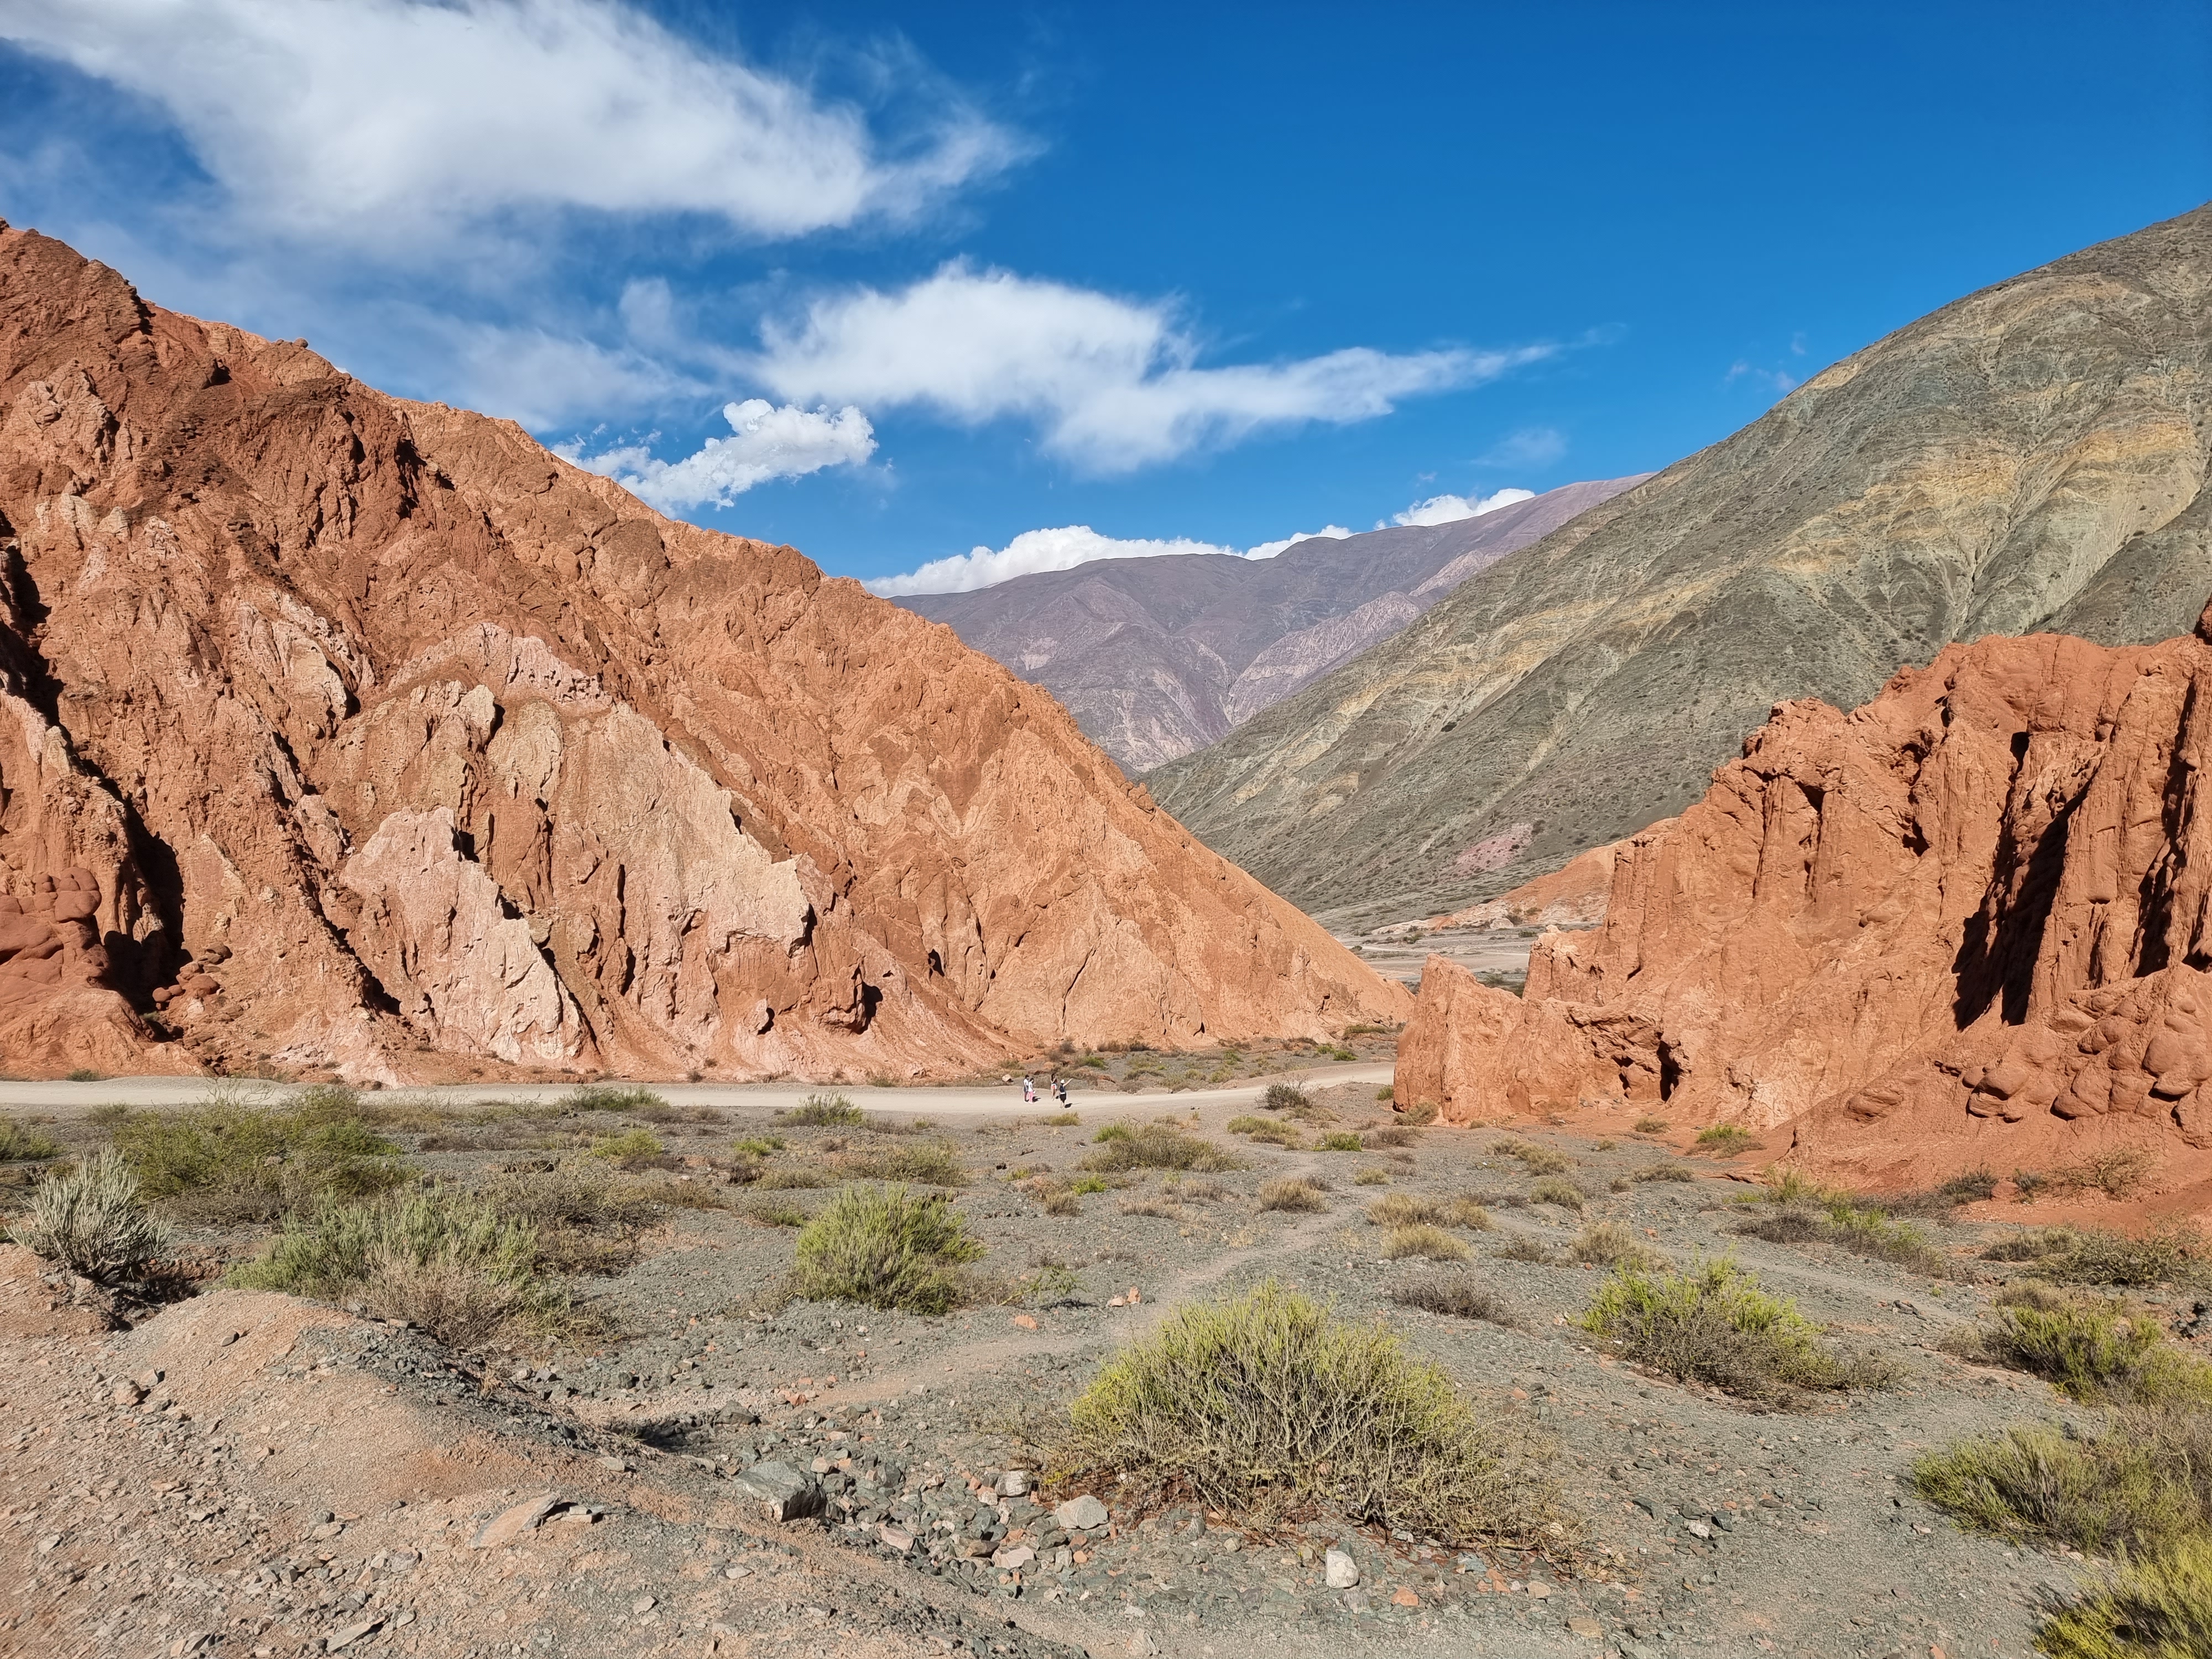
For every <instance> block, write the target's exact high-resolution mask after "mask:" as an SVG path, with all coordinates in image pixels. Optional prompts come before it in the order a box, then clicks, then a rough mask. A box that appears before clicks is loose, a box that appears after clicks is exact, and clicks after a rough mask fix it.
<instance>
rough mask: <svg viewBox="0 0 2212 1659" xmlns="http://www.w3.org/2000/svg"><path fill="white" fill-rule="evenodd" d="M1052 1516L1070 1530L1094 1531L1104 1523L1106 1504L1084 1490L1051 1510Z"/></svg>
mask: <svg viewBox="0 0 2212 1659" xmlns="http://www.w3.org/2000/svg"><path fill="white" fill-rule="evenodd" d="M1052 1518H1053V1519H1054V1520H1055V1521H1057V1522H1060V1525H1061V1526H1063V1527H1066V1528H1067V1529H1068V1530H1069V1531H1070V1532H1096V1531H1097V1530H1098V1528H1101V1527H1103V1526H1104V1525H1105V1524H1106V1519H1107V1516H1106V1506H1105V1505H1104V1504H1102V1503H1100V1502H1099V1501H1098V1500H1097V1498H1093V1497H1092V1496H1091V1494H1090V1493H1089V1492H1085V1493H1084V1494H1083V1496H1082V1497H1080V1498H1069V1499H1068V1500H1067V1502H1066V1503H1065V1504H1061V1505H1060V1507H1059V1508H1058V1509H1056V1510H1054V1511H1053V1512H1052Z"/></svg>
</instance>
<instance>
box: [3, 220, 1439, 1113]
mask: <svg viewBox="0 0 2212 1659" xmlns="http://www.w3.org/2000/svg"><path fill="white" fill-rule="evenodd" d="M0 563H4V576H5V580H0V791H4V799H5V805H4V809H0V860H4V861H5V863H6V866H7V872H6V874H7V882H6V885H7V888H8V890H9V892H10V893H11V894H12V899H11V901H10V902H11V903H12V904H13V905H14V906H15V907H16V908H14V909H11V910H9V913H8V915H6V916H5V918H0V935H4V937H0V957H4V960H0V1063H4V1064H5V1065H6V1066H7V1067H8V1068H9V1069H10V1070H13V1071H17V1072H24V1071H51V1070H57V1069H66V1068H68V1067H70V1066H96V1067H98V1068H99V1069H100V1070H103V1071H109V1072H117V1071H127V1070H147V1069H189V1068H191V1067H195V1066H226V1067H232V1068H240V1067H246V1066H259V1065H275V1066H285V1067H292V1068H315V1067H324V1066H328V1067H335V1068H337V1069H340V1070H343V1071H345V1072H347V1073H349V1074H356V1075H362V1076H383V1077H407V1076H440V1075H450V1074H453V1073H468V1072H471V1071H474V1070H479V1069H483V1068H484V1067H491V1068H494V1069H496V1068H497V1067H500V1066H513V1067H522V1068H535V1069H546V1070H553V1071H563V1070H583V1069H595V1068H606V1069H610V1070H617V1071H629V1072H643V1073H654V1074H660V1075H668V1074H673V1073H684V1072H686V1071H691V1070H700V1071H705V1070H714V1071H716V1072H718V1073H720V1075H724V1076H745V1075H758V1074H763V1073H786V1072H799V1073H810V1074H825V1073H834V1072H836V1071H839V1070H849V1071H851V1072H854V1073H871V1072H883V1073H891V1074H894V1075H898V1076H906V1075H909V1074H911V1073H914V1072H915V1071H917V1070H932V1069H944V1068H965V1067H969V1066H975V1065H977V1064H982V1063H987V1062H989V1061H990V1060H994V1059H996V1058H997V1057H999V1056H1000V1055H1002V1054H1006V1053H1007V1052H1008V1051H1010V1050H1012V1049H1017V1048H1028V1047H1030V1045H1033V1044H1036V1043H1039V1042H1052V1041H1056V1040H1059V1039H1061V1038H1072V1039H1073V1040H1075V1041H1078V1042H1098V1041H1103V1040H1108V1039H1111V1038H1116V1037H1121V1038H1128V1037H1142V1038H1145V1039H1146V1040H1148V1041H1153V1042H1168V1043H1184V1042H1192V1041H1194V1040H1200V1039H1222V1040H1236V1039H1237V1038H1239V1037H1250V1036H1260V1035H1263V1034H1268V1033H1279V1034H1285V1035H1287V1034H1291V1033H1294V1032H1305V1033H1310V1034H1315V1035H1319V1034H1321V1033H1322V1032H1324V1031H1328V1030H1334V1029H1335V1028H1339V1027H1340V1026H1341V1025H1343V1024H1346V1023H1347V1022H1350V1021H1352V1020H1371V1019H1377V1018H1393V1017H1402V1015H1403V1012H1405V1008H1404V1004H1403V1001H1402V999H1403V996H1404V994H1403V992H1402V991H1401V989H1400V987H1396V986H1394V985H1390V984H1388V983H1386V982H1385V981H1383V980H1381V979H1379V978H1378V977H1377V976H1376V975H1374V974H1373V973H1372V972H1371V971H1370V969H1367V968H1366V967H1365V966H1364V965H1363V964H1362V963H1359V962H1358V960H1357V959H1356V958H1354V957H1352V956H1351V955H1350V954H1349V953H1348V952H1346V951H1343V950H1342V949H1340V947H1339V946H1337V945H1336V944H1335V943H1334V941H1333V940H1331V939H1329V938H1328V936H1327V935H1326V934H1325V933H1322V930H1321V929H1319V928H1318V927H1315V926H1314V925H1313V924H1312V923H1311V922H1310V921H1308V920H1307V919H1306V918H1305V917H1304V916H1303V915H1299V914H1298V913H1297V911H1296V910H1294V909H1292V908H1291V907H1289V906H1288V905H1286V904H1284V903H1283V902H1280V901H1279V900H1277V899H1275V898H1274V897H1273V896H1272V895H1270V894H1268V893H1267V892H1266V891H1265V890H1262V889H1261V888H1260V887H1259V886H1258V885H1257V884H1255V883H1254V882H1252V881H1251V880H1250V879H1249V878H1246V877H1245V876H1244V875H1243V874H1242V873H1241V872H1238V871H1237V870H1236V869H1234V868H1233V867H1231V866H1228V865H1227V864H1225V863H1224V862H1223V861H1222V860H1219V859H1218V858H1216V857H1215V856H1213V855H1212V854H1210V853H1208V852H1207V851H1206V849H1205V848H1202V847H1200V846H1199V845H1198V844H1197V843H1196V842H1194V841H1193V840H1192V838H1191V837H1190V836H1188V835H1187V834H1185V832H1184V831H1183V830H1182V829H1181V827H1180V826H1178V825H1177V824H1176V823H1175V822H1174V821H1173V820H1172V819H1170V818H1169V817H1167V816H1166V815H1165V814H1164V813H1163V812H1161V811H1159V810H1158V808H1156V807H1155V806H1154V805H1152V801H1151V799H1150V798H1149V797H1148V796H1147V795H1146V793H1145V792H1144V791H1143V790H1142V789H1140V788H1138V787H1133V786H1132V785H1130V784H1129V783H1127V781H1125V780H1124V779H1123V778H1122V777H1121V775H1120V774H1119V773H1118V772H1117V771H1116V770H1115V768H1114V766H1113V765H1112V763H1110V762H1109V761H1107V760H1106V759H1105V758H1104V757H1102V756H1101V755H1100V754H1098V752H1097V750H1095V749H1093V748H1092V747H1091V745H1090V744H1089V743H1087V742H1086V741H1085V739H1084V738H1082V736H1081V735H1080V733H1079V732H1077V730H1076V728H1075V726H1074V725H1073V722H1072V721H1071V720H1069V719H1068V718H1067V716H1066V714H1064V713H1063V712H1062V711H1061V710H1060V708H1058V707H1057V706H1056V705H1055V704H1054V702H1052V701H1051V700H1050V698H1049V697H1048V696H1044V695H1042V694H1041V693H1039V692H1036V691H1035V690H1031V689H1030V688H1028V687H1025V686H1024V685H1022V684H1020V683H1019V682H1018V681H1016V680H1015V679H1013V678H1012V677H1011V676H1009V675H1008V674H1006V672H1005V671H1002V670H1000V668H998V667H997V666H996V665H993V664H991V663H989V662H988V661H987V660H986V659H982V658H981V657H978V656H976V655H975V654H974V653H970V652H969V651H967V650H966V649H965V648H963V647H961V646H960V645H959V643H958V642H957V641H956V640H955V639H954V638H953V636H952V635H951V633H950V631H949V630H946V629H943V628H940V627H937V626H934V625H932V624H930V623H926V622H924V621H922V620H921V619H920V618H918V617H914V616H912V615H911V614H909V613H908V612H906V611H901V610H899V609H897V608H896V607H894V606H892V605H888V604H886V603H884V602H881V601H878V600H877V599H872V598H871V597H870V596H868V595H867V594H866V592H863V591H862V590H861V589H860V587H859V586H858V585H857V584H855V583H852V582H848V581H834V580H825V579H824V578H823V576H822V574H821V573H820V572H819V571H818V570H817V569H816V568H815V567H814V566H813V565H811V563H809V562H807V561H806V560H805V558H803V557H802V556H799V554H797V553H795V552H793V550H791V549H789V548H776V547H769V546H765V545H763V544H759V543H755V542H747V541H741V540H738V539H736V538H731V537H727V536H721V535H717V534H714V533H712V532H707V531H702V530H699V529H696V528H695V527H693V526H687V525H682V524H677V523H672V522H670V521H668V520H663V519H661V518H659V517H658V516H657V515H656V514H654V513H652V512H650V511H648V510H647V509H646V508H645V507H642V506H641V505H640V504H639V503H638V502H637V501H635V499H633V498H632V497H630V496H629V495H627V494H625V493H624V492H623V491H622V490H621V489H618V488H617V487H616V486H614V485H613V484H611V483H607V482H606V481H605V480H602V479H599V478H596V477H592V476H590V475H588V474H586V473H584V472H582V471H579V470H577V469H575V468H574V467H571V466H569V465H567V464H565V463H564V462H562V461H561V460H560V459H557V458H556V457H555V456H553V455H551V454H550V453H548V452H547V451H545V450H544V448H543V447H540V446H539V445H538V444H537V443H536V442H535V441H532V439H531V438H530V437H529V436H528V435H526V434H525V433H523V432H522V431H521V430H520V429H519V428H516V427H514V426H513V425H512V424H509V423H507V422H499V421H493V420H489V419H486V418H484V417H482V416H476V415H471V414H468V413H465V412H462V411H459V410H449V409H447V408H444V407H442V406H435V405H433V406H426V405H421V404H404V403H401V402H399V401H398V400H396V399H393V398H387V397H385V396H383V395H382V394H380V393H379V392H374V390H372V389H370V388H368V387H367V386H362V385H361V384H360V383H359V382H358V381H356V380H352V379H350V378H349V377H348V376H346V375H344V374H341V373H339V372H338V371H337V370H336V369H334V368H331V365H330V364H329V363H327V362H325V361H323V359H321V358H320V357H318V356H315V355H314V354H313V352H312V351H310V350H308V349H307V347H306V345H305V343H285V342H270V341H265V340H261V339H258V338H257V337H253V336H251V335H248V334H245V333H242V332H240V331H238V330H236V329H233V328H228V327H226V326H223V325H219V324H203V323H199V322H196V321H194V320H192V319H190V318H186V317H182V316H179V315H177V314H175V313H170V312H166V311H162V310H161V309H160V308H158V307H152V306H149V305H147V304H146V303H144V302H143V301H142V300H141V299H140V298H139V296H138V295H137V294H136V293H135V292H134V291H133V290H132V289H131V287H130V285H129V284H128V283H125V281H124V280H123V279H122V278H121V277H120V276H118V275H117V274H116V273H115V272H113V271H112V270H108V269H106V267H104V266H101V265H99V264H93V263H90V262H88V261H86V260H84V259H82V258H80V257H79V256H78V255H76V253H74V252H71V251H70V249H68V248H67V247H65V246H62V245H61V244H59V243H58V242H54V241H52V240H47V239H46V238H43V237H40V236H38V235H36V234H31V233H27V232H21V231H15V230H8V229H6V228H4V227H0ZM41 929H43V930H44V931H40V930H41ZM19 939H20V942H15V943H10V942H11V941H18V940H19ZM18 987H21V988H18ZM165 1037H173V1038H175V1039H178V1040H175V1041H163V1040H161V1039H163V1038H165Z"/></svg>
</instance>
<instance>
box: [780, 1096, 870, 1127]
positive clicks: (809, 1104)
mask: <svg viewBox="0 0 2212 1659" xmlns="http://www.w3.org/2000/svg"><path fill="white" fill-rule="evenodd" d="M775 1116H776V1121H778V1122H780V1123H788V1124H791V1125H793V1126H794V1127H798V1128H802V1129H857V1128H859V1127H861V1126H862V1125H863V1124H865V1123H866V1122H867V1121H868V1115H867V1114H866V1112H864V1111H862V1110H861V1109H860V1108H859V1107H857V1106H855V1105H854V1104H853V1102H852V1099H851V1097H848V1096H846V1095H809V1096H807V1097H806V1098H805V1099H804V1100H802V1101H800V1102H799V1104H798V1105H796V1106H793V1107H791V1108H789V1109H787V1110H784V1111H781V1112H778V1113H777V1114H776V1115H775Z"/></svg>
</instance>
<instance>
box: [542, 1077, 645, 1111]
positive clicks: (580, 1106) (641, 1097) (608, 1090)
mask: <svg viewBox="0 0 2212 1659" xmlns="http://www.w3.org/2000/svg"><path fill="white" fill-rule="evenodd" d="M558 1104H559V1107H560V1109H561V1110H562V1112H564V1113H572V1114H573V1113H576V1112H645V1111H651V1110H653V1109H656V1108H657V1109H660V1110H663V1111H665V1110H667V1109H668V1101H667V1099H666V1097H664V1096H662V1095H660V1094H659V1093H657V1092H655V1091H653V1090H651V1089H647V1088H641V1087H640V1086H639V1085H636V1084H634V1083H580V1084H578V1085H576V1086H575V1087H574V1088H573V1089H571V1090H569V1091H568V1093H567V1094H565V1095H562V1097H561V1098H560V1101H559V1103H558Z"/></svg>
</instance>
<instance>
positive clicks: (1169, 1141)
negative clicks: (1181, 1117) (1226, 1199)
mask: <svg viewBox="0 0 2212 1659" xmlns="http://www.w3.org/2000/svg"><path fill="white" fill-rule="evenodd" d="M1110 1127H1114V1128H1115V1129H1119V1130H1120V1131H1121V1133H1119V1134H1117V1135H1115V1136H1112V1137H1110V1138H1109V1137H1108V1135H1107V1134H1106V1132H1105V1131H1104V1130H1103V1129H1102V1130H1100V1131H1099V1139H1100V1140H1101V1141H1102V1142H1103V1145H1101V1146H1099V1148H1098V1150H1097V1151H1096V1152H1091V1153H1089V1154H1087V1155H1086V1156H1085V1158H1084V1160H1083V1167H1084V1168H1085V1169H1086V1170H1103V1171H1109V1172H1110V1171H1113V1170H1206V1171H1209V1172H1211V1171H1216V1170H1241V1169H1243V1167H1244V1165H1243V1163H1242V1162H1241V1161H1240V1160H1239V1159H1237V1158H1235V1157H1232V1156H1231V1154H1230V1153H1228V1152H1225V1151H1223V1150H1222V1149H1221V1148H1220V1147H1218V1146H1215V1145H1214V1144H1213V1143H1212V1141H1210V1140H1206V1139H1201V1138H1200V1137H1199V1136H1197V1135H1193V1134H1186V1133H1184V1132H1183V1131H1182V1130H1181V1129H1178V1128H1176V1127H1175V1126H1174V1125H1172V1124H1167V1123H1147V1124H1146V1125H1144V1126H1143V1127H1140V1128H1135V1129H1132V1128H1130V1127H1128V1126H1127V1124H1121V1123H1117V1124H1114V1125H1112V1126H1110Z"/></svg>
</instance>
